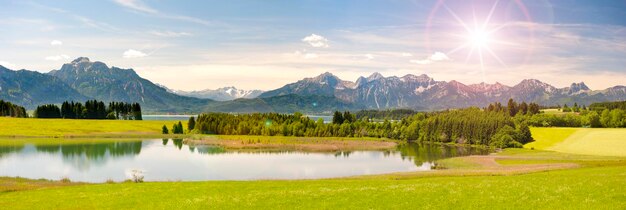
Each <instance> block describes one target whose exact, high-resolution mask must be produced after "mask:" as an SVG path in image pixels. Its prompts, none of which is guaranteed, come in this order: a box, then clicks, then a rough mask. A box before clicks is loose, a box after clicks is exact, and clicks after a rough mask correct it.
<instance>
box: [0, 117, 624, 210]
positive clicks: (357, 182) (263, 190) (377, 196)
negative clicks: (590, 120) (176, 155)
mask: <svg viewBox="0 0 626 210" xmlns="http://www.w3.org/2000/svg"><path fill="white" fill-rule="evenodd" d="M85 122H89V123H85ZM0 123H1V124H2V125H3V126H0V136H5V137H8V136H15V137H16V138H10V139H6V138H5V139H4V140H0V141H2V144H4V145H7V144H9V145H10V144H17V143H20V142H21V141H27V142H33V141H35V142H38V141H40V142H43V143H45V142H46V141H49V140H46V138H43V137H67V136H71V137H75V138H71V139H66V140H63V141H67V142H68V143H69V142H72V141H76V142H89V141H107V139H111V138H103V139H97V138H91V136H116V135H120V136H131V137H132V136H137V137H141V136H155V137H157V136H159V135H160V133H159V132H160V127H161V126H162V125H163V124H166V125H168V126H171V124H173V123H174V122H173V121H105V120H94V121H85V120H42V119H14V118H10V119H8V118H0ZM79 125H80V126H79ZM531 131H532V134H533V136H534V138H535V141H534V142H532V143H529V144H527V145H525V148H522V149H505V150H503V151H501V152H499V153H494V154H491V155H485V156H466V157H455V158H450V159H444V160H440V161H438V168H440V169H441V170H434V171H424V172H403V173H392V174H383V175H371V176H357V177H347V178H335V179H321V180H289V181H287V180H258V181H199V182H146V183H132V182H122V183H113V182H110V183H101V184H90V183H78V182H71V181H68V180H64V181H51V180H29V179H22V178H11V177H2V178H0V206H2V208H3V209H5V208H6V209H128V208H139V209H181V208H182V209H249V208H258V209H292V208H301V209H329V208H338V209H400V208H403V209H510V208H516V209H590V208H595V209H624V207H625V206H626V191H624V190H623V188H624V187H626V173H625V171H626V151H625V150H624V148H626V141H625V140H626V138H624V137H623V136H625V135H624V134H626V129H583V128H532V129H531ZM161 136H162V135H161ZM18 137H30V138H18ZM86 137H89V138H86ZM202 137H203V136H199V135H194V136H193V138H202ZM213 137H215V136H213ZM218 138H223V139H224V140H228V141H234V142H247V141H257V142H265V143H267V142H271V141H272V140H271V138H270V137H259V138H256V139H255V138H253V137H242V136H221V137H219V136H218ZM130 139H132V138H130ZM325 140H326V139H307V138H301V139H294V138H285V137H279V138H277V140H276V141H277V142H282V143H294V142H302V141H315V142H317V143H323V142H324V141H325ZM338 140H350V139H338ZM367 140H369V141H373V140H375V139H367ZM531 148H532V149H531Z"/></svg>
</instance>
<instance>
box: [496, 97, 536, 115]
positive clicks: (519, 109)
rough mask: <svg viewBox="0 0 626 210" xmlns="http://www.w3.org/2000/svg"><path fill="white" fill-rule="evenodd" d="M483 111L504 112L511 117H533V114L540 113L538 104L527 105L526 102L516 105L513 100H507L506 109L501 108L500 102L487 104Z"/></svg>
mask: <svg viewBox="0 0 626 210" xmlns="http://www.w3.org/2000/svg"><path fill="white" fill-rule="evenodd" d="M485 110H486V111H489V112H504V113H507V114H509V116H511V117H513V116H515V115H518V114H521V115H527V114H528V115H534V114H539V112H540V108H539V104H536V103H529V104H527V103H526V102H522V103H519V104H518V103H517V102H516V101H515V100H513V99H509V102H508V103H507V105H506V107H505V106H502V104H501V103H500V102H496V103H492V104H489V106H487V108H485Z"/></svg>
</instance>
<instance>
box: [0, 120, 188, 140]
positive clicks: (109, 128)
mask: <svg viewBox="0 0 626 210" xmlns="http://www.w3.org/2000/svg"><path fill="white" fill-rule="evenodd" d="M175 122H178V121H158V120H155V121H152V120H74V119H36V118H10V117H0V125H2V126H0V137H160V136H162V135H161V127H162V126H163V125H167V126H168V128H170V129H171V127H172V125H173V124H174V123H175ZM183 123H184V125H183V127H186V122H183Z"/></svg>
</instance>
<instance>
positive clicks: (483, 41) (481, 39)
mask: <svg viewBox="0 0 626 210" xmlns="http://www.w3.org/2000/svg"><path fill="white" fill-rule="evenodd" d="M468 39H469V40H468V42H469V43H471V44H472V46H473V47H480V48H482V47H486V46H487V44H489V41H490V39H491V37H490V36H489V33H487V32H486V31H483V30H480V29H477V30H474V31H472V32H470V33H469V35H468Z"/></svg>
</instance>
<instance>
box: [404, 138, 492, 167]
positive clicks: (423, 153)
mask: <svg viewBox="0 0 626 210" xmlns="http://www.w3.org/2000/svg"><path fill="white" fill-rule="evenodd" d="M398 151H399V152H400V154H401V155H402V158H403V159H409V160H413V162H414V163H415V165H422V164H423V163H432V162H435V161H437V160H441V159H445V158H451V157H458V156H468V155H486V154H489V150H487V149H484V148H477V147H467V146H454V145H441V144H429V143H408V144H405V145H400V146H398Z"/></svg>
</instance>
